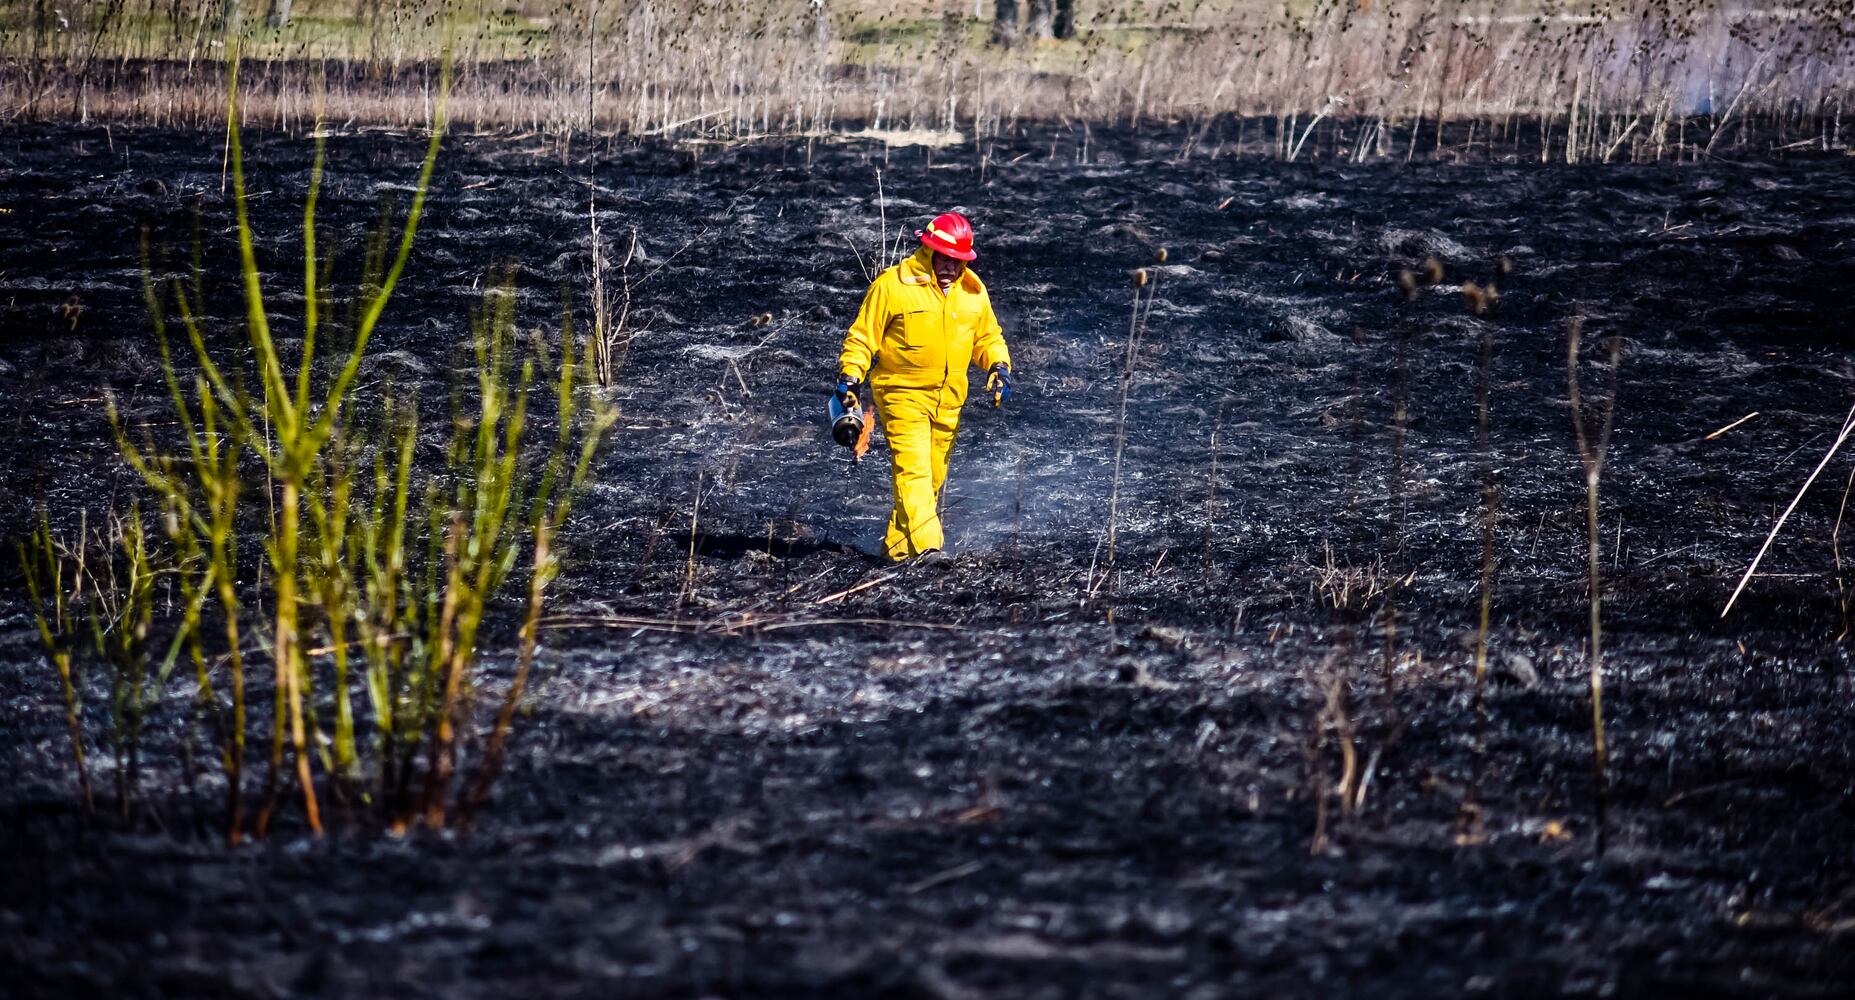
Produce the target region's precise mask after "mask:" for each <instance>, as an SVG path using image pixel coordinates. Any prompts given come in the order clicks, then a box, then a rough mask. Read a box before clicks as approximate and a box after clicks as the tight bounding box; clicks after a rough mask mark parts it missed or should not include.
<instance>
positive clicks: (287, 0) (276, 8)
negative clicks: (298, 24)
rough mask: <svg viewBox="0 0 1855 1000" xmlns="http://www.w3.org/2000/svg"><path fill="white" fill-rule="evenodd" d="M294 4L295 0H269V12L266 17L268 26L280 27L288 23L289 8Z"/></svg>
mask: <svg viewBox="0 0 1855 1000" xmlns="http://www.w3.org/2000/svg"><path fill="white" fill-rule="evenodd" d="M295 5H296V0H271V12H270V15H269V16H268V17H267V20H268V21H269V22H270V26H271V27H273V28H281V27H283V26H284V25H286V24H289V23H290V8H291V7H294V6H295Z"/></svg>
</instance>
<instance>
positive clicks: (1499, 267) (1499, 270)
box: [1494, 254, 1514, 278]
mask: <svg viewBox="0 0 1855 1000" xmlns="http://www.w3.org/2000/svg"><path fill="white" fill-rule="evenodd" d="M1494 273H1495V274H1498V275H1500V276H1501V277H1503V278H1505V277H1507V276H1508V275H1510V274H1512V273H1514V259H1513V258H1512V257H1509V256H1507V255H1506V254H1502V255H1500V256H1499V257H1496V258H1494Z"/></svg>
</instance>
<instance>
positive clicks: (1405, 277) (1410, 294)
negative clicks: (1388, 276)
mask: <svg viewBox="0 0 1855 1000" xmlns="http://www.w3.org/2000/svg"><path fill="white" fill-rule="evenodd" d="M1398 291H1400V292H1403V293H1404V301H1406V302H1415V301H1417V275H1415V274H1412V273H1411V272H1410V271H1399V272H1398Z"/></svg>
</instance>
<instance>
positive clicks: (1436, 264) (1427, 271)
mask: <svg viewBox="0 0 1855 1000" xmlns="http://www.w3.org/2000/svg"><path fill="white" fill-rule="evenodd" d="M1442 280H1443V262H1442V261H1440V260H1437V259H1436V258H1435V257H1429V258H1426V259H1425V260H1424V262H1423V282H1424V284H1426V285H1435V284H1439V283H1441V282H1442Z"/></svg>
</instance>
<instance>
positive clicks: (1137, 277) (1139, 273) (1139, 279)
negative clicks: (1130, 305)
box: [1134, 267, 1147, 288]
mask: <svg viewBox="0 0 1855 1000" xmlns="http://www.w3.org/2000/svg"><path fill="white" fill-rule="evenodd" d="M1146 282H1147V273H1146V268H1144V267H1142V268H1136V269H1135V270H1134V287H1135V288H1144V287H1146Z"/></svg>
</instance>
